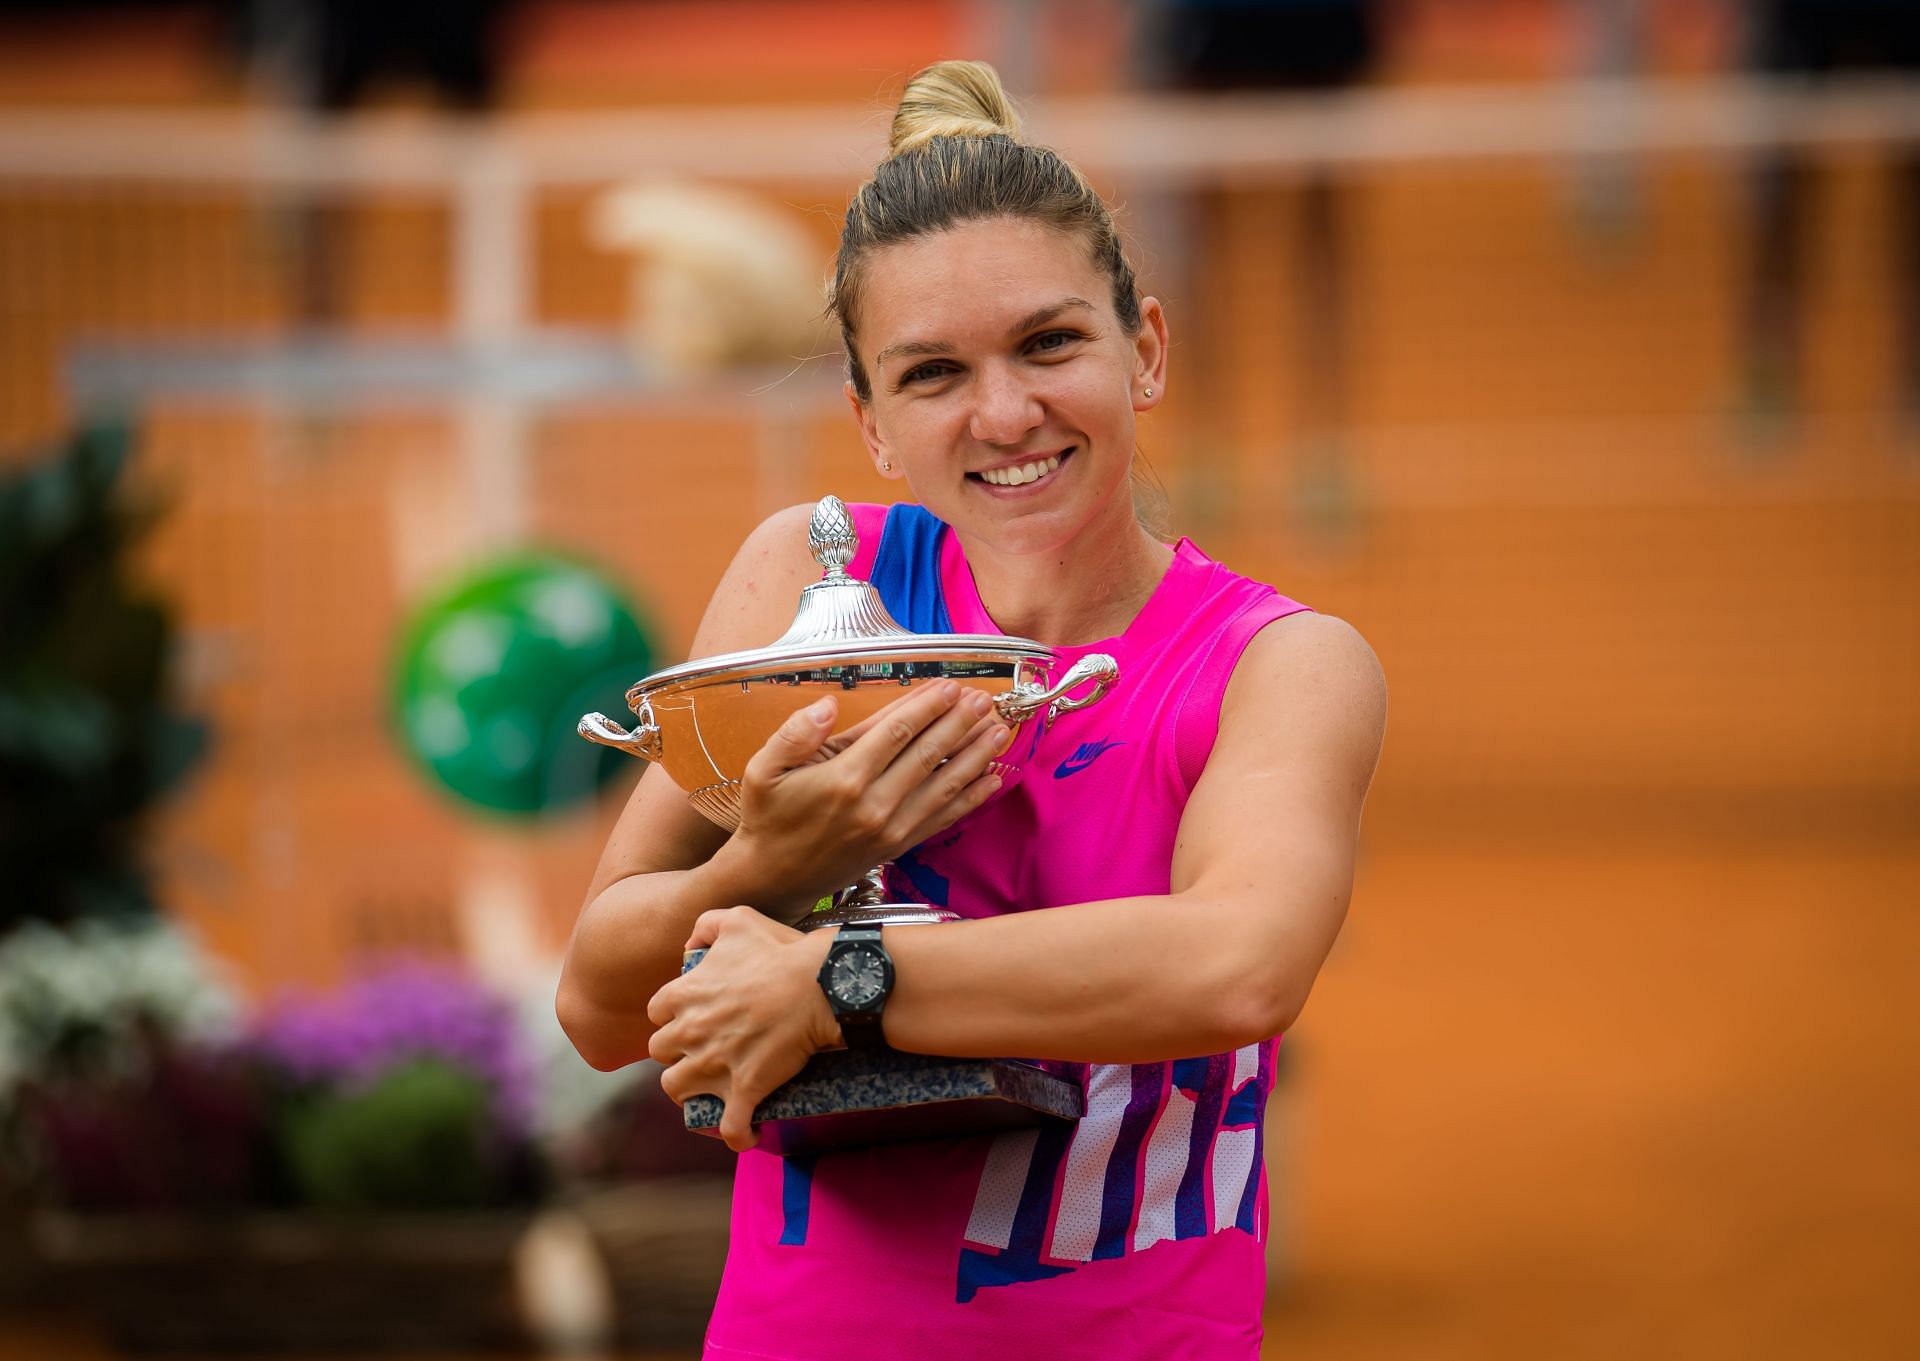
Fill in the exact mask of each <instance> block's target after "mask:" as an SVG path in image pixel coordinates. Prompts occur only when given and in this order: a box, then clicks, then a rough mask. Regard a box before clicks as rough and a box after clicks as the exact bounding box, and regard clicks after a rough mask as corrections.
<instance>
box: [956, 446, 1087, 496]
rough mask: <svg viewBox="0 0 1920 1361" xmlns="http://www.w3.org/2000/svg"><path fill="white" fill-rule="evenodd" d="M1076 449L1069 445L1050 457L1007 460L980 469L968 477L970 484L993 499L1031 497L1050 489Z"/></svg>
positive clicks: (1032, 456)
mask: <svg viewBox="0 0 1920 1361" xmlns="http://www.w3.org/2000/svg"><path fill="white" fill-rule="evenodd" d="M1077 447H1078V446H1076V445H1071V444H1070V445H1068V446H1067V447H1066V448H1064V449H1058V450H1055V451H1054V452H1053V453H1036V454H1030V455H1028V456H1026V457H1024V458H1015V459H1009V460H1006V461H1004V462H1001V463H996V464H995V465H994V466H993V467H991V468H981V469H977V470H975V471H973V472H970V473H968V474H967V480H968V481H969V482H973V483H977V484H978V485H979V486H981V487H982V488H984V489H985V491H986V492H987V494H988V495H990V496H995V497H1007V496H1031V495H1034V494H1035V493H1037V492H1039V491H1041V490H1042V489H1043V488H1045V487H1049V486H1052V485H1053V483H1054V482H1055V481H1057V480H1058V479H1057V478H1056V476H1055V474H1057V473H1058V472H1059V471H1060V469H1061V468H1063V467H1065V466H1066V463H1067V460H1069V459H1071V458H1072V457H1073V454H1074V450H1075V449H1076V448H1077Z"/></svg>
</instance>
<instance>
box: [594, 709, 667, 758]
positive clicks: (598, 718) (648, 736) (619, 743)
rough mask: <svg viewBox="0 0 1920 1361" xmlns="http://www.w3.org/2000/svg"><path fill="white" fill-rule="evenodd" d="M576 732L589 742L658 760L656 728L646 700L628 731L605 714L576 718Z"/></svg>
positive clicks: (657, 730) (657, 732) (658, 746)
mask: <svg viewBox="0 0 1920 1361" xmlns="http://www.w3.org/2000/svg"><path fill="white" fill-rule="evenodd" d="M580 735H581V736H582V737H584V738H586V739H587V741H589V742H598V743H599V744H600V745H601V746H603V747H612V748H613V749H614V750H616V751H624V752H626V753H627V754H628V755H629V756H638V757H639V758H640V759H641V760H643V761H658V760H659V759H660V727H659V725H658V724H657V723H655V722H654V721H653V706H652V705H651V704H648V703H642V704H641V706H640V722H639V724H638V726H636V727H635V728H634V730H633V731H632V732H628V731H627V730H626V729H625V728H623V727H621V726H620V725H619V724H618V723H615V722H614V721H613V720H612V719H610V718H608V717H607V716H606V715H605V714H586V715H584V716H583V717H582V718H581V719H580Z"/></svg>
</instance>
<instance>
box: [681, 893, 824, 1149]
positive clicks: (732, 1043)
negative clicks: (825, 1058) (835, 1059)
mask: <svg viewBox="0 0 1920 1361" xmlns="http://www.w3.org/2000/svg"><path fill="white" fill-rule="evenodd" d="M832 934H833V933H831V932H825V931H823V932H816V933H813V934H811V935H806V934H802V933H801V932H799V931H796V930H794V929H793V928H792V927H790V926H782V925H781V924H780V923H779V922H776V921H774V920H773V919H772V918H770V917H767V916H764V915H762V914H761V913H760V912H758V911H756V910H755V909H753V908H751V907H730V908H723V909H721V910H719V911H714V912H704V913H702V914H701V915H700V918H699V920H698V921H696V922H695V923H694V926H693V935H692V936H690V937H688V939H687V945H686V948H687V949H689V950H698V949H702V948H704V949H706V951H707V954H706V957H705V958H704V959H702V960H701V961H700V963H699V964H698V965H696V966H695V967H694V968H691V969H689V970H687V972H686V973H684V974H682V975H681V976H680V977H678V978H676V979H675V980H674V981H673V982H671V983H669V984H667V985H666V986H665V987H664V988H662V989H660V991H659V992H656V993H655V994H654V995H653V1000H652V1001H650V1002H649V1003H647V1019H648V1020H650V1021H652V1022H653V1024H654V1025H656V1026H658V1027H659V1029H657V1030H656V1031H655V1032H654V1035H653V1039H652V1040H651V1041H650V1042H649V1043H648V1045H647V1052H648V1053H650V1054H651V1055H652V1056H653V1057H654V1058H655V1059H657V1060H659V1062H660V1063H662V1064H664V1065H665V1066H666V1072H665V1073H663V1074H662V1075H661V1077H660V1089H661V1090H662V1091H664V1092H665V1093H666V1094H667V1095H668V1096H670V1097H672V1098H673V1099H674V1100H675V1101H677V1102H680V1103H681V1104H683V1105H684V1104H685V1103H686V1100H687V1098H688V1097H690V1096H715V1097H718V1098H719V1099H720V1100H721V1101H722V1102H724V1103H725V1105H726V1111H725V1114H724V1115H722V1117H721V1119H720V1136H721V1138H723V1139H725V1140H726V1142H727V1147H728V1148H731V1149H733V1150H734V1151H735V1152H740V1151H742V1150H745V1149H749V1148H752V1147H753V1145H754V1143H755V1142H756V1139H757V1136H756V1135H755V1134H754V1130H753V1112H754V1108H755V1107H757V1106H758V1105H759V1104H760V1102H761V1101H763V1100H765V1099H766V1097H767V1096H768V1094H769V1093H771V1092H772V1091H773V1089H774V1088H776V1087H778V1086H779V1085H780V1084H781V1083H783V1082H785V1081H786V1080H787V1079H788V1078H790V1077H792V1076H793V1075H794V1074H795V1073H797V1072H799V1071H800V1069H801V1066H802V1065H804V1064H805V1063H806V1061H807V1060H808V1059H809V1058H810V1057H812V1056H813V1055H814V1054H815V1053H818V1052H819V1051H820V1050H822V1049H837V1048H839V1047H841V1044H842V1040H841V1037H840V1026H839V1023H838V1022H837V1021H835V1020H834V1019H833V1011H832V1008H830V1007H829V1006H828V1005H827V998H826V994H825V993H823V992H821V990H820V984H819V973H820V965H821V964H822V962H824V961H825V959H826V953H827V946H828V945H830V944H831V943H832Z"/></svg>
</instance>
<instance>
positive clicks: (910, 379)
mask: <svg viewBox="0 0 1920 1361" xmlns="http://www.w3.org/2000/svg"><path fill="white" fill-rule="evenodd" d="M946 373H947V366H946V365H945V364H922V365H920V366H919V367H918V368H911V369H908V370H907V371H906V372H905V373H903V374H901V375H900V386H901V387H905V386H906V385H907V384H908V383H924V382H927V381H929V380H931V379H934V378H942V377H945V376H946Z"/></svg>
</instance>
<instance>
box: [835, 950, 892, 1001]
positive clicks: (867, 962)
mask: <svg viewBox="0 0 1920 1361" xmlns="http://www.w3.org/2000/svg"><path fill="white" fill-rule="evenodd" d="M827 981H828V986H829V988H830V989H831V990H832V992H833V996H834V1000H835V1001H837V1002H839V1003H840V1005H841V1006H843V1007H856V1008H857V1007H867V1006H872V1005H873V1004H874V1002H876V1001H878V1000H879V998H880V994H881V993H883V992H885V991H886V988H887V974H886V964H885V961H884V960H883V959H882V958H881V956H880V952H879V951H878V950H874V949H871V948H868V947H866V946H855V947H854V948H853V949H851V950H845V951H842V952H841V953H840V954H839V955H838V956H837V957H836V958H835V959H834V961H833V967H832V969H831V970H830V971H829V972H828V974H827Z"/></svg>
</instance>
